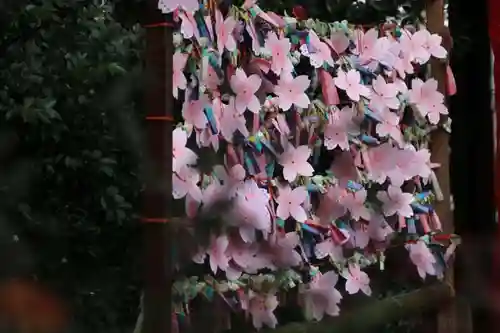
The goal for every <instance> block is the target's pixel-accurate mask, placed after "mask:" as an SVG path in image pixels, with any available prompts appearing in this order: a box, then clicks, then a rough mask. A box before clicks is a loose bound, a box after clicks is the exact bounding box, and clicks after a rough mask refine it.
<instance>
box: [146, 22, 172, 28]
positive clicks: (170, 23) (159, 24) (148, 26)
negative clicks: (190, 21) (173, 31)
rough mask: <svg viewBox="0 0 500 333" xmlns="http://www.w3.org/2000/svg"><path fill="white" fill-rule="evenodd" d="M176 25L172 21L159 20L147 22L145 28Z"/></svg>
mask: <svg viewBox="0 0 500 333" xmlns="http://www.w3.org/2000/svg"><path fill="white" fill-rule="evenodd" d="M174 26H175V25H174V24H173V23H172V22H158V23H151V24H145V25H144V28H158V27H169V28H173V27H174Z"/></svg>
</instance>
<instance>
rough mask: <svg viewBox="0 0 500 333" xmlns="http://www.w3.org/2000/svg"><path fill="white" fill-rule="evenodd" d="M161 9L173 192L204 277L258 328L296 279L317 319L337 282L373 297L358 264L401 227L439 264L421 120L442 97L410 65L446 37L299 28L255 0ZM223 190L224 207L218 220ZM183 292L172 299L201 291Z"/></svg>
mask: <svg viewBox="0 0 500 333" xmlns="http://www.w3.org/2000/svg"><path fill="white" fill-rule="evenodd" d="M195 3H196V4H195ZM159 8H160V9H162V11H163V12H165V13H167V12H172V11H174V19H175V20H176V21H177V22H178V23H180V25H179V26H180V31H178V32H176V36H177V37H176V38H177V40H176V42H175V43H174V44H175V51H174V55H173V57H174V58H173V62H174V64H173V77H172V80H173V86H172V93H173V94H174V96H175V97H176V98H179V99H182V100H180V101H179V102H180V103H182V117H183V121H182V124H177V126H176V127H175V130H174V131H173V133H172V140H173V142H172V156H173V161H172V163H173V165H172V169H173V175H172V196H173V199H174V200H176V201H181V203H183V204H184V205H185V209H186V214H187V215H188V217H189V218H192V219H194V220H195V221H198V222H199V221H202V222H205V220H206V223H205V224H204V225H203V227H204V229H205V227H206V229H207V230H208V231H207V233H208V236H207V239H206V240H205V241H203V242H200V244H197V245H196V246H198V248H196V251H194V252H196V255H195V256H194V257H193V261H194V262H195V263H197V264H207V265H208V266H207V268H208V267H209V269H208V271H207V272H205V273H206V274H208V275H211V277H210V278H208V277H204V278H202V280H203V279H205V280H204V281H200V282H199V283H205V285H206V286H210V287H211V288H212V291H213V289H214V288H215V289H216V290H217V292H218V293H219V294H220V296H221V297H226V296H230V298H232V299H234V295H235V294H236V295H238V297H237V298H238V302H239V303H240V308H242V309H243V310H244V311H245V312H247V314H248V315H249V318H251V320H252V322H253V325H254V326H255V327H256V328H261V327H264V326H268V327H275V326H276V325H277V319H276V316H275V315H274V312H275V310H276V309H277V307H278V305H279V304H278V300H279V299H278V297H277V296H276V295H277V294H278V291H280V289H283V288H295V287H298V289H299V291H300V297H301V300H300V302H299V303H300V304H301V305H302V306H303V310H304V312H305V314H306V317H307V318H310V319H315V320H321V319H322V318H323V316H324V315H325V314H326V315H329V316H336V315H338V314H339V312H340V308H341V301H342V297H346V295H341V294H340V292H339V291H338V290H337V288H338V289H339V290H340V289H342V290H344V289H345V293H346V294H348V295H350V294H356V293H359V292H361V293H364V294H366V295H371V293H372V291H371V288H370V278H369V277H368V275H367V273H366V272H367V271H365V267H366V266H367V265H369V264H371V263H375V262H376V261H377V260H382V259H378V258H381V253H382V252H383V251H384V250H385V249H386V248H387V247H388V246H389V245H390V244H391V242H392V240H393V236H395V235H394V234H397V235H398V239H400V238H401V239H405V241H406V247H407V249H408V251H409V259H408V260H411V261H412V262H413V263H414V264H415V265H416V267H417V270H418V272H419V274H420V276H422V277H425V276H426V275H436V276H439V273H438V272H441V271H442V267H440V265H441V266H442V264H441V262H439V261H437V260H436V259H435V256H436V255H438V252H439V251H441V250H443V251H442V252H443V253H444V246H443V249H437V247H436V246H433V247H429V246H428V242H429V239H430V237H431V236H432V235H433V233H435V232H438V233H439V232H441V231H440V225H439V223H438V219H437V217H436V216H435V215H434V214H435V213H434V212H433V210H432V207H431V204H432V199H433V195H432V192H435V194H436V197H437V193H438V190H437V189H438V187H439V186H438V184H437V183H436V181H435V179H434V178H435V177H433V171H432V169H433V168H436V167H439V166H438V165H436V164H433V163H432V162H431V156H430V152H429V150H428V148H427V147H428V137H427V136H426V133H428V131H429V130H430V129H431V128H432V126H433V125H436V124H438V122H439V121H440V118H441V116H442V115H447V113H448V110H447V109H446V106H445V104H444V102H445V96H444V95H443V94H442V93H441V92H439V91H438V90H437V86H438V85H437V81H435V80H434V79H432V78H431V79H425V78H424V76H419V72H420V71H419V70H416V69H417V68H419V66H421V65H423V64H424V63H425V62H427V61H428V60H429V59H430V58H431V57H434V58H440V59H442V58H444V57H446V50H445V49H444V48H443V47H442V46H441V45H440V43H441V39H440V37H439V36H437V35H433V34H430V33H429V32H428V31H427V30H425V29H424V28H421V29H419V30H417V31H416V32H414V33H411V32H410V31H408V30H409V29H398V30H397V31H396V30H394V31H383V32H382V31H380V30H379V29H378V28H373V29H369V30H367V31H364V30H362V29H360V28H354V27H352V26H349V25H348V24H346V23H339V22H336V23H332V24H327V25H322V27H326V28H325V29H326V30H327V31H324V30H325V29H316V24H315V23H314V24H313V23H311V27H309V28H305V27H304V25H303V24H297V20H296V19H293V18H290V17H282V16H279V15H277V14H276V13H273V12H266V11H263V10H262V9H261V8H260V7H259V6H258V4H257V3H256V2H255V1H253V0H247V1H245V3H244V5H243V6H242V7H240V8H234V7H231V8H229V10H224V11H220V10H219V9H217V8H213V9H206V8H200V7H199V6H198V3H197V2H192V1H187V2H185V3H180V2H179V1H175V0H161V1H159ZM223 12H224V13H226V14H223ZM214 19H215V20H214ZM179 21H180V22H179ZM182 38H184V39H182ZM180 39H182V40H180ZM299 64H300V65H299ZM181 90H184V93H183V94H180V93H179V91H181ZM428 179H431V181H430V182H428ZM409 185H411V186H409ZM403 188H404V189H405V190H404V191H403ZM218 203H224V204H225V205H226V206H227V207H225V206H224V205H221V207H225V208H220V210H223V209H224V210H223V211H217V212H216V213H217V214H219V215H220V216H218V217H217V223H214V225H210V223H213V222H212V221H211V219H210V218H211V216H209V215H210V214H214V213H213V210H214V209H216V208H217V207H219V206H217V204H218ZM426 221H430V222H432V223H427V222H426ZM218 223H221V224H222V225H219V224H218ZM416 224H420V228H416ZM405 226H406V227H405ZM412 226H413V229H412V228H411V227H412ZM195 234H196V233H195ZM410 236H411V237H410ZM191 255H192V253H191ZM316 262H319V265H318V267H321V270H322V273H320V272H319V271H318V270H317V269H316V268H315V267H314V266H313V265H312V263H314V264H316ZM336 272H338V273H339V274H340V276H341V277H342V278H343V279H340V281H339V279H338V275H337V273H336ZM263 279H264V280H265V283H263ZM266 279H267V280H266ZM190 281H191V280H190ZM190 283H191V284H192V282H190ZM340 284H344V285H343V286H339V285H340ZM188 285H189V283H188ZM187 289H188V288H187V287H186V290H185V291H182V290H181V291H179V290H178V289H176V290H175V292H179V293H182V292H184V294H182V295H180V296H182V297H177V298H176V299H180V300H184V302H189V300H190V299H192V297H193V296H192V293H193V292H192V290H197V292H195V293H203V292H205V291H204V290H206V289H208V288H198V289H196V288H192V289H189V290H187ZM229 291H231V292H235V294H234V293H233V294H231V295H226V294H225V293H226V292H229ZM186 295H190V296H186ZM178 296H179V295H178ZM179 308H183V306H179Z"/></svg>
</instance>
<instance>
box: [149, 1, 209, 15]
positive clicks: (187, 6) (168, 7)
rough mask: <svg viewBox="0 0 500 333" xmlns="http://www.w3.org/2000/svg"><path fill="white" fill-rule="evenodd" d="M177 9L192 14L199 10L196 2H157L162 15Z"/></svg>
mask: <svg viewBox="0 0 500 333" xmlns="http://www.w3.org/2000/svg"><path fill="white" fill-rule="evenodd" d="M177 8H182V9H184V10H185V11H186V12H189V13H194V12H195V11H197V10H198V9H199V8H200V4H199V3H198V0H159V1H158V9H159V10H161V12H162V13H163V14H167V13H171V12H173V11H174V10H176V9H177Z"/></svg>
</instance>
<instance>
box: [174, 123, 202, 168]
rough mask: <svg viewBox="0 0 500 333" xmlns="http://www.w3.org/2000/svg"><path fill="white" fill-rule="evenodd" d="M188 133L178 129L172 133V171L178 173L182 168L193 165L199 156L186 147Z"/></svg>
mask: <svg viewBox="0 0 500 333" xmlns="http://www.w3.org/2000/svg"><path fill="white" fill-rule="evenodd" d="M186 143H187V133H186V131H184V130H183V129H182V128H180V127H177V128H176V129H175V130H173V132H172V171H174V172H178V171H179V170H180V169H181V167H183V166H186V165H193V164H194V163H195V162H196V160H197V158H198V156H196V154H195V153H194V152H193V151H192V150H191V149H189V148H187V147H186Z"/></svg>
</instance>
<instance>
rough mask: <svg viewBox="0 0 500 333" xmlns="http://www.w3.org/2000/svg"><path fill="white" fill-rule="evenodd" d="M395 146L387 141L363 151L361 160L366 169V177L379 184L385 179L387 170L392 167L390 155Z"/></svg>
mask: <svg viewBox="0 0 500 333" xmlns="http://www.w3.org/2000/svg"><path fill="white" fill-rule="evenodd" d="M395 150H396V149H395V148H394V147H392V145H391V144H389V143H384V144H381V145H380V146H377V147H373V148H370V149H368V150H367V151H366V152H364V153H363V160H364V164H365V167H366V169H367V171H368V178H369V179H370V180H372V181H374V182H377V183H379V184H383V183H384V182H385V180H386V179H387V172H388V171H389V170H391V169H392V167H393V165H392V161H391V156H393V154H394V152H395Z"/></svg>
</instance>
